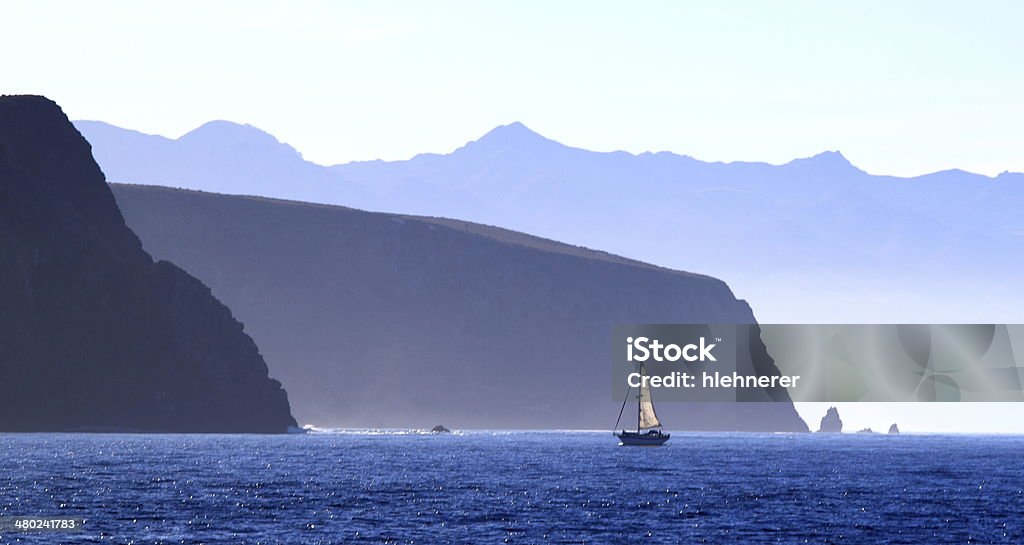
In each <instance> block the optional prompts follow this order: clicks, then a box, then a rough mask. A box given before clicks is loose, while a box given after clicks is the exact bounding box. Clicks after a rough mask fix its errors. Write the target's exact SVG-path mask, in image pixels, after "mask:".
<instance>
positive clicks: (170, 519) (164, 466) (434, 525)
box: [0, 432, 1024, 544]
mask: <svg viewBox="0 0 1024 545" xmlns="http://www.w3.org/2000/svg"><path fill="white" fill-rule="evenodd" d="M0 515H5V516H11V515H18V516H21V515H62V516H73V517H79V518H84V519H86V521H87V522H86V524H85V527H84V530H83V531H81V532H78V533H75V534H54V533H49V534H29V533H7V534H5V535H3V536H2V537H0V543H9V542H11V543H19V542H20V543H91V542H103V543H107V542H110V543H302V544H307V543H424V544H434V543H473V544H478V543H504V542H507V543H631V544H632V543H744V544H745V543H864V544H878V543H920V544H935V543H1012V544H1021V543H1024V437H1014V436H1002V437H1000V436H925V435H918V436H914V435H901V436H886V435H871V436H867V435H843V436H823V435H769V434H764V435H761V434H674V435H673V438H672V440H671V441H670V442H669V443H668V445H666V446H665V447H661V448H627V447H619V446H616V442H615V439H614V438H613V437H612V436H611V434H609V433H575V434H568V435H565V434H555V433H550V432H507V433H503V432H494V433H491V432H468V433H464V434H456V435H421V434H394V433H382V434H378V433H338V434H310V435H298V436H191V435H92V434H83V435H78V434H68V435H54V434H8V435H0Z"/></svg>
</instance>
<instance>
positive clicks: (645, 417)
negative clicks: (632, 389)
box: [640, 385, 661, 430]
mask: <svg viewBox="0 0 1024 545" xmlns="http://www.w3.org/2000/svg"><path fill="white" fill-rule="evenodd" d="M658 427H661V422H660V421H659V420H658V415H657V414H655V412H654V403H653V402H651V391H650V389H649V388H648V387H647V386H646V385H644V386H641V387H640V429H642V430H647V429H651V428H658Z"/></svg>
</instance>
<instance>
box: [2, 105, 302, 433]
mask: <svg viewBox="0 0 1024 545" xmlns="http://www.w3.org/2000/svg"><path fill="white" fill-rule="evenodd" d="M295 424H296V423H295V419H294V418H292V415H291V410H290V408H289V404H288V398H287V395H286V394H285V391H284V389H283V388H282V387H281V384H280V383H279V382H277V381H276V380H273V379H271V378H269V377H268V371H267V365H266V363H265V362H264V361H263V358H262V357H261V356H260V353H259V351H258V350H257V348H256V344H255V343H254V342H253V341H252V339H251V338H249V336H248V335H246V334H245V332H244V331H243V329H242V324H241V323H239V322H238V321H237V320H235V318H234V317H233V316H232V314H231V311H230V310H228V308H227V307H225V306H224V305H223V304H221V303H220V302H219V301H218V300H217V299H215V298H214V297H213V295H212V294H211V293H210V289H209V288H207V287H206V286H205V285H204V284H203V283H202V282H200V281H199V280H196V279H195V278H193V277H192V276H190V275H189V274H188V273H186V272H184V271H183V270H181V269H180V268H178V267H177V266H175V265H174V264H172V263H170V262H167V261H159V262H154V261H153V259H152V258H151V257H150V256H149V254H147V253H146V252H145V251H144V250H143V249H142V245H141V243H140V242H139V239H138V238H137V237H136V236H135V233H133V232H132V231H131V230H130V229H129V228H128V227H127V226H125V222H124V218H123V217H122V216H121V212H120V210H119V209H118V207H117V204H116V203H115V201H114V196H113V194H112V193H111V191H110V188H109V187H108V185H107V184H106V180H105V179H104V176H103V173H102V172H101V171H100V168H99V167H98V166H97V165H96V162H95V161H93V158H92V153H91V148H90V146H89V143H88V142H86V141H85V139H84V138H82V136H81V135H80V134H79V133H78V131H77V130H75V128H74V126H72V125H71V123H70V121H68V118H67V117H66V116H65V115H64V113H63V112H62V111H61V109H60V107H59V106H57V105H56V104H55V103H53V102H52V101H50V100H48V99H46V98H43V97H38V96H4V97H0V430H2V431H68V430H96V431H100V430H102V431H167V432H228V433H231V432H252V433H284V432H285V431H286V430H287V429H288V427H289V426H295Z"/></svg>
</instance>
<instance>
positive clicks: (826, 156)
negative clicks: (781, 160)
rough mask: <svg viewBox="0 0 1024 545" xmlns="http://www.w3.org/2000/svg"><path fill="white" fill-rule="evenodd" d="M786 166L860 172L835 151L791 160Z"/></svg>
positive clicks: (840, 153)
mask: <svg viewBox="0 0 1024 545" xmlns="http://www.w3.org/2000/svg"><path fill="white" fill-rule="evenodd" d="M786 166H796V167H811V168H815V169H825V170H854V171H857V172H860V171H861V170H860V169H859V168H857V167H855V166H853V163H851V162H850V161H849V160H848V159H847V158H846V157H844V156H843V154H842V152H840V151H838V150H836V151H823V152H821V153H818V154H817V155H814V156H812V157H804V158H801V159H793V160H792V161H790V162H788V163H786Z"/></svg>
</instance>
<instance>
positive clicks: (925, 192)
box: [95, 123, 1024, 323]
mask: <svg viewBox="0 0 1024 545" xmlns="http://www.w3.org/2000/svg"><path fill="white" fill-rule="evenodd" d="M495 130H496V131H497V133H496V134H491V135H490V137H488V136H487V135H484V137H482V138H479V139H477V140H475V141H473V142H470V143H468V144H467V145H466V146H463V147H461V148H459V149H458V150H456V151H453V152H450V153H447V154H421V155H418V156H416V157H414V158H412V159H408V160H403V161H371V162H352V163H345V164H340V165H333V166H327V167H323V166H317V165H314V164H312V163H308V162H305V161H298V162H292V163H286V162H283V161H272V160H270V159H268V158H267V157H256V158H254V159H252V160H251V161H245V162H237V163H236V162H232V161H228V160H221V159H219V158H217V157H216V156H211V155H209V154H199V155H197V156H196V159H195V160H193V158H192V156H191V155H190V154H189V153H184V152H182V153H177V152H176V153H174V154H168V155H165V156H161V157H156V158H155V159H154V160H152V161H145V162H142V163H140V162H138V161H136V160H135V157H136V156H137V154H134V153H131V151H130V149H131V148H130V146H125V145H122V144H120V143H118V142H116V141H113V140H111V139H110V138H106V137H104V136H103V135H102V134H97V135H96V136H97V138H96V142H95V144H96V148H97V150H98V154H99V155H98V156H99V158H100V162H101V164H104V166H105V167H107V165H109V170H110V171H111V173H112V174H111V179H112V180H115V181H125V182H132V183H146V184H157V185H165V186H170V187H183V188H186V189H207V190H211V191H216V192H220V193H229V194H251V195H260V196H267V197H278V198H284V199H292V200H300V201H307V202H321V203H327V204H340V205H345V206H351V207H354V208H359V209H364V210H376V211H384V212H393V213H401V214H410V215H421V216H439V217H447V218H458V219H461V220H466V221H470V222H474V223H481V224H488V225H497V226H501V227H504V228H508V229H511V230H513V231H519V232H526V233H531V234H533V235H537V236H540V237H544V238H549V239H553V240H560V241H564V242H567V243H570V244H573V245H579V246H585V247H589V248H600V249H602V250H606V251H609V252H611V253H613V254H616V255H619V256H624V257H627V258H630V259H636V260H639V261H643V262H646V263H654V264H657V265H659V266H664V267H667V268H670V269H677V270H691V271H700V272H702V273H706V274H709V275H711V276H713V277H717V278H722V279H724V280H726V281H728V283H729V285H730V286H731V287H732V289H733V290H735V291H736V293H738V294H741V295H742V297H743V298H744V299H747V300H750V301H751V302H752V304H753V306H755V307H756V308H757V309H758V312H759V315H760V316H762V318H763V319H764V320H766V321H769V322H797V323H802V322H808V321H810V322H834V323H847V322H869V323H870V322H886V321H893V320H896V321H902V322H908V323H914V322H927V321H932V320H939V321H946V322H950V323H956V322H960V321H965V320H966V321H976V322H981V323H988V322H992V321H997V322H1016V321H1019V320H1020V319H1024V316H1022V315H1021V314H1020V312H1019V311H1018V310H1016V309H1019V308H1024V295H1022V294H1020V293H1018V290H1015V289H1014V287H1013V286H1014V281H1013V278H1014V276H1015V274H1016V273H1015V272H1014V271H1016V270H1019V269H1020V268H1021V267H1024V257H1022V256H1024V239H1022V238H1021V236H1020V235H1019V233H1021V232H1024V217H1022V216H1021V215H1020V214H1019V213H1018V210H1019V209H1021V208H1024V183H1017V182H1018V181H1024V175H1019V174H1014V173H1009V174H1003V175H1000V176H998V177H996V178H992V177H988V176H984V175H978V174H970V173H963V172H960V171H956V170H951V171H943V172H939V173H932V174H928V175H924V176H918V177H912V178H900V177H893V176H876V175H872V174H869V173H867V172H865V171H863V170H861V169H860V168H858V167H856V166H855V165H853V164H852V163H851V162H850V161H848V160H847V159H846V157H845V156H844V155H842V153H841V152H838V151H830V152H823V153H819V154H817V155H814V156H812V157H809V158H803V159H796V160H793V161H790V162H788V163H785V164H782V165H772V164H768V163H756V162H731V163H721V162H704V161H701V160H698V159H694V158H692V157H687V156H685V155H677V154H674V153H671V152H661V153H642V154H631V153H627V152H591V151H587V150H582V149H579V148H572V147H569V146H565V145H562V144H560V143H557V142H554V141H550V140H548V139H546V138H544V137H542V136H539V135H537V134H536V133H534V132H533V131H531V130H529V129H528V128H527V127H526V126H525V125H522V124H518V125H517V124H515V123H513V124H508V125H503V126H501V127H499V128H497V129H495ZM491 132H492V133H493V132H494V131H491ZM524 141H525V142H526V143H525V144H524V143H523V142H524ZM531 146H535V147H536V149H537V150H538V151H536V152H533V151H529V150H531V149H533V148H531ZM517 150H518V151H517ZM523 150H527V151H523ZM210 157H212V159H211V160H212V161H213V162H207V159H209V158H210ZM182 164H186V165H192V166H191V167H189V168H186V169H183V168H182V167H181V165H182ZM168 172H174V173H175V175H174V176H169V175H168V174H167V173H168ZM954 287H955V289H951V288H954ZM867 300H870V301H872V304H870V305H865V304H863V302H864V301H867ZM982 309H984V312H983V311H982Z"/></svg>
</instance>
